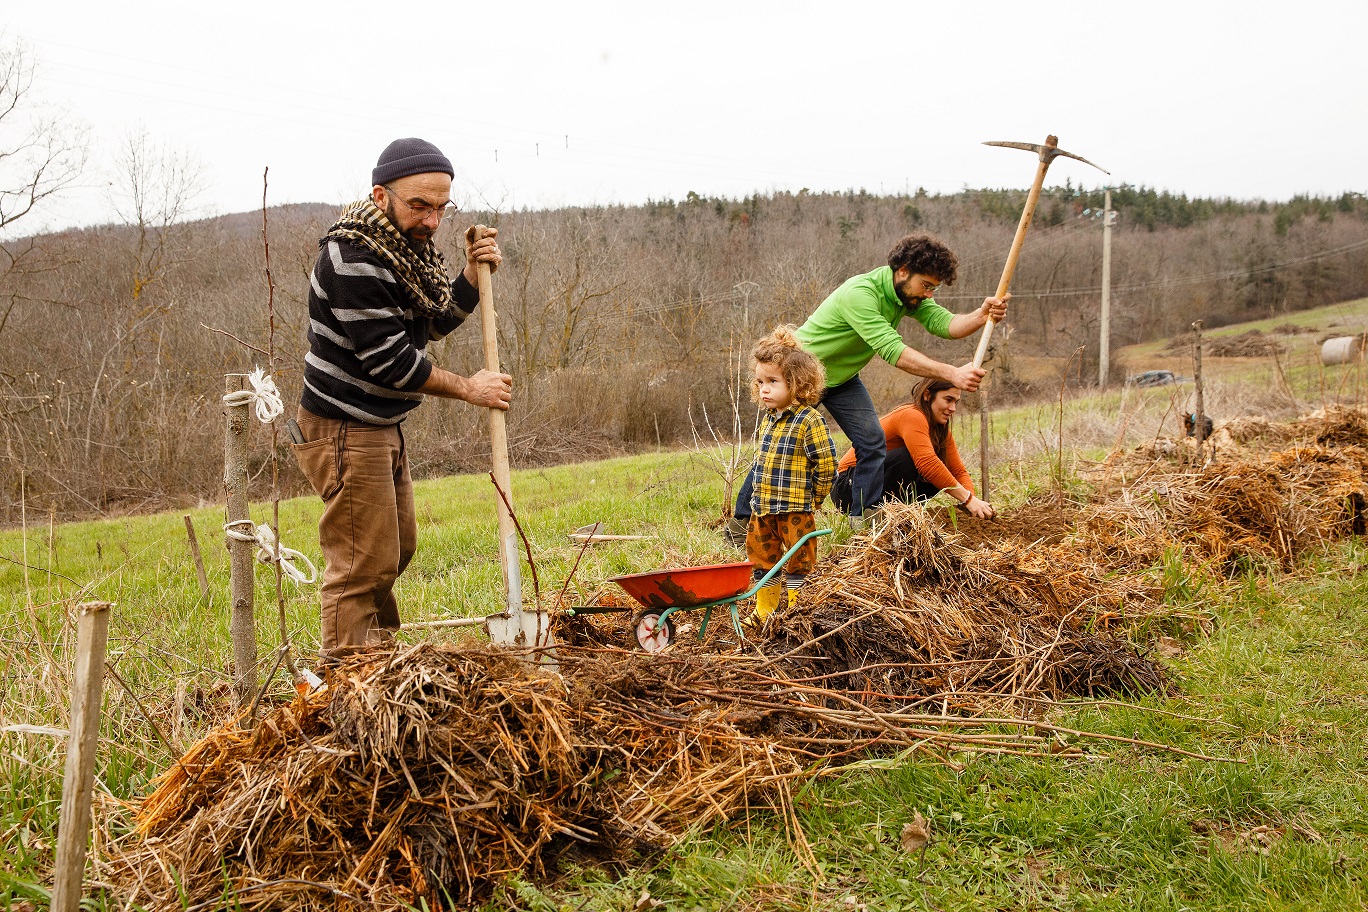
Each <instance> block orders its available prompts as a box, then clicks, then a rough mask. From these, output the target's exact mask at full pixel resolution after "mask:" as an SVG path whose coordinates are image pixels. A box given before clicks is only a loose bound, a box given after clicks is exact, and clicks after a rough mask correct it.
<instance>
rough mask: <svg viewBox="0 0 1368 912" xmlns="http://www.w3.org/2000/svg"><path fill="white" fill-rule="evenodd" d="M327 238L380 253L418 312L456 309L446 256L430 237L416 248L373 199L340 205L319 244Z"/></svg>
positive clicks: (442, 312) (447, 313) (443, 314)
mask: <svg viewBox="0 0 1368 912" xmlns="http://www.w3.org/2000/svg"><path fill="white" fill-rule="evenodd" d="M330 240H344V241H350V242H352V243H353V244H356V245H357V246H358V247H363V248H365V249H366V250H369V251H370V252H371V253H373V254H375V255H376V256H378V257H380V259H381V260H382V261H383V262H384V263H385V265H386V266H388V267H389V269H390V271H391V272H393V273H394V275H395V278H397V279H398V281H399V286H400V287H401V288H402V289H403V290H404V293H405V294H406V295H407V296H408V298H409V300H410V301H411V302H412V304H413V309H414V310H415V311H416V312H417V313H419V314H422V315H423V316H425V317H434V318H437V317H447V316H450V315H451V314H452V313H454V312H455V305H454V304H453V303H452V300H451V277H450V274H449V273H448V272H447V264H446V258H445V257H443V256H442V254H441V253H440V252H439V251H438V250H437V248H436V247H435V246H433V244H432V242H431V241H428V242H427V243H425V244H423V245H422V246H421V247H417V248H415V247H414V246H413V245H412V244H410V243H409V242H408V239H407V238H405V237H404V236H403V235H402V234H400V233H399V229H398V228H395V227H394V223H393V222H391V221H390V220H389V219H388V218H387V217H386V216H385V213H383V212H381V211H380V207H378V206H376V205H375V203H374V202H373V201H372V200H370V199H363V200H358V201H357V202H355V203H352V204H350V205H349V206H347V207H346V208H345V209H343V210H342V214H341V215H339V216H338V217H337V221H335V222H333V224H332V227H331V228H329V229H328V233H327V234H325V235H324V236H323V240H321V241H319V246H320V247H321V246H322V245H323V244H326V243H327V242H328V241H330Z"/></svg>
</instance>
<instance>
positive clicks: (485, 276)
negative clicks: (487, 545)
mask: <svg viewBox="0 0 1368 912" xmlns="http://www.w3.org/2000/svg"><path fill="white" fill-rule="evenodd" d="M488 234H489V229H488V228H486V227H485V226H484V225H475V226H473V227H471V228H470V230H469V231H468V232H466V241H467V243H469V244H471V245H473V244H474V243H475V242H476V241H478V240H481V239H483V238H484V237H486V236H487V235H488ZM475 274H476V276H477V277H478V282H479V289H480V330H481V334H482V338H483V342H484V366H485V370H488V371H494V372H498V371H499V369H500V368H499V330H498V325H497V323H496V315H495V312H494V282H493V279H492V277H491V276H490V273H489V264H488V263H479V262H477V263H476V264H475ZM504 419H505V415H504V411H503V409H500V408H494V407H493V406H491V407H490V408H489V447H490V452H491V454H492V455H493V460H494V466H493V470H494V481H495V483H496V484H497V485H498V486H499V490H501V491H502V492H503V493H504V496H505V497H507V498H508V500H509V503H512V500H513V490H512V488H511V486H510V484H509V481H510V476H511V472H510V470H509V463H508V426H507V424H506V423H505V420H504ZM496 500H497V501H498V510H499V566H500V567H501V568H502V569H503V575H504V591H505V593H506V594H507V596H508V599H509V603H510V604H512V603H513V599H514V598H515V597H516V598H518V599H519V602H520V601H521V593H513V592H512V591H511V590H510V587H509V580H510V576H509V562H510V561H516V560H517V559H518V555H517V551H516V544H515V541H514V536H515V534H516V530H517V527H516V526H515V525H514V524H513V514H512V513H511V512H510V511H509V508H508V505H507V504H505V503H504V498H503V497H499V498H496Z"/></svg>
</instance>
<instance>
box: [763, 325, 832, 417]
mask: <svg viewBox="0 0 1368 912" xmlns="http://www.w3.org/2000/svg"><path fill="white" fill-rule="evenodd" d="M796 329H797V327H796V326H793V325H788V326H779V327H776V328H775V330H774V332H772V333H770V334H769V335H768V336H765V338H763V339H761V340H760V341H759V342H756V343H755V348H753V349H751V370H752V371H754V370H755V366H756V365H757V364H772V365H774V366H775V367H777V368H779V373H780V374H782V375H783V377H784V382H785V383H787V384H788V388H789V391H790V392H792V393H793V401H794V402H799V403H802V404H803V405H816V404H817V403H818V402H821V401H822V394H823V393H824V392H826V368H824V367H822V362H821V361H818V360H817V358H816V357H815V356H814V355H813V354H812V353H811V352H807V351H804V350H803V347H802V345H801V344H800V343H799V342H798V337H797V336H795V335H794V334H793V333H794V330H796ZM751 401H753V402H759V401H760V384H759V383H757V382H756V381H755V379H754V378H752V379H751Z"/></svg>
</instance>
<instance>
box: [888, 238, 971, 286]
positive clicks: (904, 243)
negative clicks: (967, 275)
mask: <svg viewBox="0 0 1368 912" xmlns="http://www.w3.org/2000/svg"><path fill="white" fill-rule="evenodd" d="M888 265H889V266H890V267H891V268H892V269H893V271H894V272H897V271H898V270H899V269H906V270H907V271H908V272H910V273H914V274H915V273H921V274H922V275H924V276H929V277H931V278H933V279H940V281H941V282H942V283H943V284H945V285H954V284H955V276H956V275H957V274H958V272H959V258H958V257H956V256H955V255H954V254H953V253H951V252H950V248H949V247H946V246H945V245H944V244H942V243H941V242H940V241H939V240H937V239H936V238H934V237H932V236H931V235H929V234H909V235H908V236H907V237H905V238H903V239H902V240H900V241H898V243H896V244H894V245H893V249H892V250H890V251H888Z"/></svg>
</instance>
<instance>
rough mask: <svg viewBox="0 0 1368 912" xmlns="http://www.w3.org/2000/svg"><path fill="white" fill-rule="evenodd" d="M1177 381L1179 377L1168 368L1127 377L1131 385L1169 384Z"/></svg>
mask: <svg viewBox="0 0 1368 912" xmlns="http://www.w3.org/2000/svg"><path fill="white" fill-rule="evenodd" d="M1177 382H1178V377H1177V376H1176V375H1175V374H1174V373H1173V371H1168V370H1152V371H1145V372H1144V373H1142V374H1133V375H1132V376H1130V377H1127V378H1126V383H1127V384H1129V385H1131V386H1168V385H1169V384H1172V383H1177Z"/></svg>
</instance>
